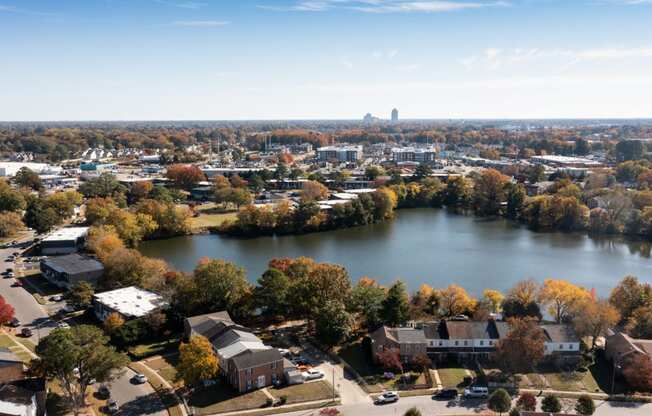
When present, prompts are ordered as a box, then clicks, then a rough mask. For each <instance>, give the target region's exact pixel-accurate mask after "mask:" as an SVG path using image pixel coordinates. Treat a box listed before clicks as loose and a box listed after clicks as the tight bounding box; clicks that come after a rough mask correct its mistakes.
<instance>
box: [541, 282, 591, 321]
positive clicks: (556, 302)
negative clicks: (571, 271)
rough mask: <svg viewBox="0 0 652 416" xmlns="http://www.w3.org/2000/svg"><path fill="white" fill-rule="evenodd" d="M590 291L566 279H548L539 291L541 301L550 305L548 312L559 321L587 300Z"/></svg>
mask: <svg viewBox="0 0 652 416" xmlns="http://www.w3.org/2000/svg"><path fill="white" fill-rule="evenodd" d="M588 297H589V292H588V291H587V290H586V289H584V288H581V287H579V286H575V285H574V284H572V283H570V282H568V281H566V280H553V279H546V280H545V281H544V282H543V286H542V287H541V291H540V292H539V301H540V302H541V304H543V305H548V306H549V307H548V313H550V315H552V316H553V317H554V318H555V321H556V322H557V323H561V322H562V320H563V319H565V318H566V317H568V316H569V314H570V312H571V311H572V310H573V307H574V306H575V305H578V304H579V303H581V302H583V301H585V300H586V299H588Z"/></svg>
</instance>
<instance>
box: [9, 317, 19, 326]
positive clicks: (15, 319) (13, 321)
mask: <svg viewBox="0 0 652 416" xmlns="http://www.w3.org/2000/svg"><path fill="white" fill-rule="evenodd" d="M9 326H10V327H12V328H18V327H19V326H20V321H19V320H18V318H14V319H12V320H11V321H9Z"/></svg>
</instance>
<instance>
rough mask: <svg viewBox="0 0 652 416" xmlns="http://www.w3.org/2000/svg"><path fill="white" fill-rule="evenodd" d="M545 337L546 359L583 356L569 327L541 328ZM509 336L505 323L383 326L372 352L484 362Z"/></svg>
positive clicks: (373, 339)
mask: <svg viewBox="0 0 652 416" xmlns="http://www.w3.org/2000/svg"><path fill="white" fill-rule="evenodd" d="M541 329H542V331H543V332H544V335H545V337H546V338H545V343H544V348H545V355H546V356H547V357H548V358H553V359H555V360H560V359H561V360H562V361H568V360H573V359H578V358H579V356H580V346H579V345H580V339H579V337H577V335H576V334H575V332H574V331H573V330H572V328H571V327H570V326H568V325H557V324H545V325H541ZM508 334H509V324H508V323H507V322H504V321H497V320H494V319H489V320H487V321H468V320H441V321H439V322H428V323H420V324H416V325H415V326H414V327H408V328H389V327H385V326H382V327H380V328H378V329H377V330H376V331H374V332H372V333H371V334H370V335H369V337H370V338H371V350H372V354H373V356H374V358H375V357H376V356H377V354H378V352H380V351H383V350H386V349H396V350H398V351H399V354H400V356H401V360H402V361H404V362H410V361H411V360H412V359H414V358H415V357H416V355H417V354H426V355H427V356H428V357H430V358H431V359H433V360H437V361H443V360H446V359H457V360H460V361H463V360H469V359H470V360H483V359H488V358H489V357H490V355H491V353H493V352H494V351H495V350H496V345H497V344H498V342H499V341H500V340H501V339H504V338H505V337H506V336H507V335H508Z"/></svg>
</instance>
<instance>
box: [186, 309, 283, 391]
mask: <svg viewBox="0 0 652 416" xmlns="http://www.w3.org/2000/svg"><path fill="white" fill-rule="evenodd" d="M184 327H185V333H184V334H185V336H186V338H189V337H191V336H193V335H201V336H204V337H206V338H207V339H208V340H209V341H210V343H211V344H212V346H213V351H214V352H215V354H216V355H217V357H218V358H219V367H220V374H221V375H222V376H223V377H224V378H225V379H226V380H227V381H228V382H229V384H231V385H232V386H233V387H234V388H235V389H236V390H237V391H238V392H240V393H244V392H247V391H250V390H254V389H260V388H264V387H267V386H270V385H273V384H276V383H277V382H280V381H281V380H282V379H283V377H284V375H285V374H289V375H290V377H294V376H295V375H296V374H295V373H294V372H293V369H292V368H291V367H288V365H287V363H285V364H284V359H283V357H282V356H281V353H280V352H279V351H278V350H277V349H276V348H272V347H270V346H268V345H265V344H264V343H263V341H262V340H261V339H260V338H258V337H257V336H256V335H255V334H253V333H252V332H251V330H250V329H248V328H246V327H243V326H241V325H238V324H236V323H235V322H233V320H232V319H231V316H229V314H228V312H226V311H221V312H215V313H210V314H205V315H199V316H193V317H190V318H186V320H185V321H184ZM292 380H293V379H290V378H288V382H291V381H292Z"/></svg>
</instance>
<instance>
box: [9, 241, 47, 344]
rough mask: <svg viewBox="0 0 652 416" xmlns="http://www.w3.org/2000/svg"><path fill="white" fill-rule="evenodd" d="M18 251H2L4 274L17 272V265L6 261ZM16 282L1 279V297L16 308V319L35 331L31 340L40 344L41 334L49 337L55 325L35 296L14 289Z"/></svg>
mask: <svg viewBox="0 0 652 416" xmlns="http://www.w3.org/2000/svg"><path fill="white" fill-rule="evenodd" d="M16 251H20V250H18V249H16V248H7V249H0V271H1V272H4V271H6V270H7V268H12V269H14V272H15V271H16V265H15V264H14V263H8V262H6V261H5V260H6V259H7V257H8V256H9V255H10V254H11V253H13V252H16ZM14 282H15V279H13V278H6V277H4V276H3V277H2V278H0V295H2V296H3V297H4V298H5V300H6V301H7V303H9V304H10V305H11V306H13V307H14V309H15V311H16V318H18V320H19V321H20V324H21V326H20V327H19V328H18V330H19V331H20V329H21V328H22V327H23V326H26V327H29V328H31V329H32V331H33V333H34V334H33V335H32V337H31V338H30V339H31V340H32V341H33V342H34V343H38V337H39V333H40V336H41V337H43V336H45V335H47V334H48V333H49V332H50V331H51V330H52V329H53V328H54V327H55V324H54V322H52V321H51V320H50V319H49V317H48V314H47V312H46V310H45V309H44V308H43V307H42V306H41V305H39V304H38V302H36V299H34V296H32V295H31V294H30V293H29V292H27V291H26V290H25V289H23V288H22V287H12V286H11V285H12V284H13V283H14Z"/></svg>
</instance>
